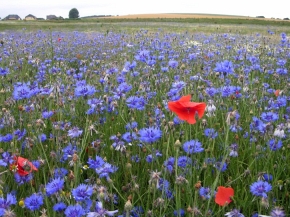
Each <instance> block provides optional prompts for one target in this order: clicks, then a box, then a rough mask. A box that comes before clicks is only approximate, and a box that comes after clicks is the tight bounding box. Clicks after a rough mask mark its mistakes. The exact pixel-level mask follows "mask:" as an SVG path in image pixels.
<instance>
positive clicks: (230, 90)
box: [221, 86, 235, 97]
mask: <svg viewBox="0 0 290 217" xmlns="http://www.w3.org/2000/svg"><path fill="white" fill-rule="evenodd" d="M221 94H222V97H229V96H232V95H234V94H235V87H233V86H224V87H222V88H221Z"/></svg>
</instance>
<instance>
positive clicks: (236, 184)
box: [0, 29, 290, 217]
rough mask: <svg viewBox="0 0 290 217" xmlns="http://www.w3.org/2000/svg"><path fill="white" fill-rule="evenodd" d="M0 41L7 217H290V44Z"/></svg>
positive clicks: (68, 36)
mask: <svg viewBox="0 0 290 217" xmlns="http://www.w3.org/2000/svg"><path fill="white" fill-rule="evenodd" d="M0 42H1V43H0V79H1V86H0V105H1V110H0V114H1V115H0V216H6V217H11V216H27V217H28V216H32V217H36V216H37V217H38V216H41V217H45V216H48V217H61V216H69V217H78V216H88V217H98V216H124V217H129V216H133V217H138V216H154V217H156V216H158V217H159V216H160V217H162V216H166V217H169V216H217V217H219V216H228V217H243V216H245V217H248V216H253V217H258V216H272V217H284V216H289V215H287V214H289V213H290V198H289V197H290V176H289V174H290V166H289V165H290V152H289V149H290V143H289V135H290V102H289V101H290V96H288V94H289V93H290V92H289V91H290V90H289V88H290V86H289V80H290V78H289V70H290V41H289V39H288V37H287V34H286V33H284V32H274V31H272V30H271V29H269V30H267V31H264V32H260V33H256V34H247V35H242V34H237V33H231V32H228V33H211V34H205V33H189V32H183V33H172V32H167V31H164V30H163V29H159V30H157V31H155V30H154V31H150V30H146V29H140V30H138V31H133V32H122V31H116V32H114V31H113V30H110V31H106V32H79V31H66V32H61V31H41V30H39V31H30V32H29V31H26V32H24V33H20V32H17V31H7V32H6V33H1V32H0Z"/></svg>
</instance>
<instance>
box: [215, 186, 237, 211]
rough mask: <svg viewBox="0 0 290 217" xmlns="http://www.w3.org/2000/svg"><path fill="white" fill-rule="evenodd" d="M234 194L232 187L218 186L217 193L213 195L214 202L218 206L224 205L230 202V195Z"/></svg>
mask: <svg viewBox="0 0 290 217" xmlns="http://www.w3.org/2000/svg"><path fill="white" fill-rule="evenodd" d="M233 196H234V189H233V188H226V187H223V186H219V187H218V190H217V193H216V195H215V202H216V203H217V204H218V205H220V206H225V205H226V204H229V203H230V202H232V200H231V197H233Z"/></svg>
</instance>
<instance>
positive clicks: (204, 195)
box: [199, 187, 211, 200]
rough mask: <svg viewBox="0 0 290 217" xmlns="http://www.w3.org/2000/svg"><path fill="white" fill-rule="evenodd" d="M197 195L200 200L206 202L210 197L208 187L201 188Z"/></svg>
mask: <svg viewBox="0 0 290 217" xmlns="http://www.w3.org/2000/svg"><path fill="white" fill-rule="evenodd" d="M199 195H200V196H201V198H202V199H204V200H208V199H210V197H211V189H210V188H209V187H201V188H200V189H199Z"/></svg>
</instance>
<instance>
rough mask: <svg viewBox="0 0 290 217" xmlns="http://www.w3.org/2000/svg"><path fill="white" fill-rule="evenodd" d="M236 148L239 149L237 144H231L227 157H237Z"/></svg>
mask: <svg viewBox="0 0 290 217" xmlns="http://www.w3.org/2000/svg"><path fill="white" fill-rule="evenodd" d="M238 148H239V146H238V144H236V143H233V144H231V145H230V154H229V156H231V157H237V156H238Z"/></svg>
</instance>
